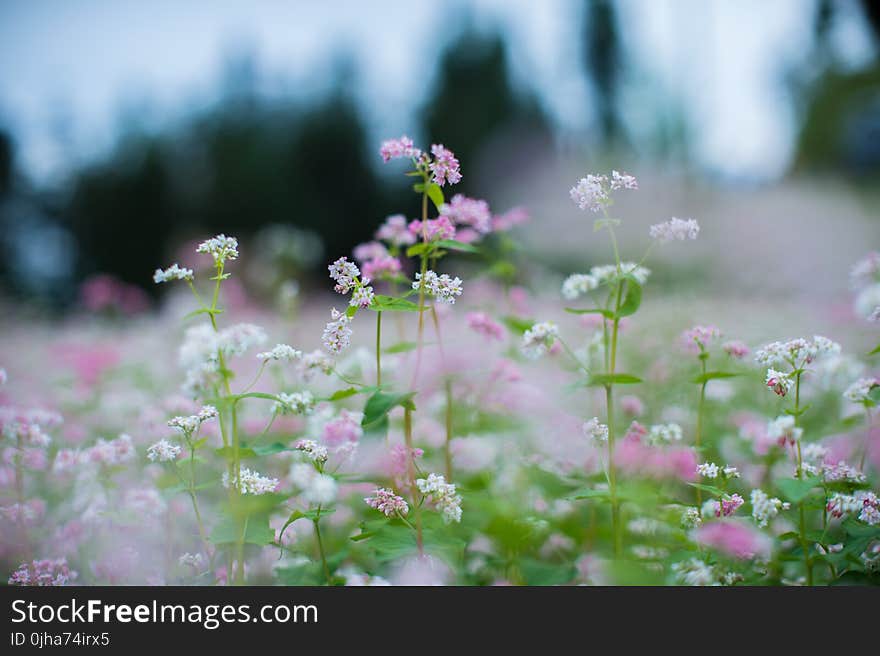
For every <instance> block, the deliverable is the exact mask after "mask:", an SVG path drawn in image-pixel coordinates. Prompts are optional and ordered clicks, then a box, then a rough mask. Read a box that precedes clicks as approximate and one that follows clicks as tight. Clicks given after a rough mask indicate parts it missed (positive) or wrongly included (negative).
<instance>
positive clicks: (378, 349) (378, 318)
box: [376, 312, 382, 387]
mask: <svg viewBox="0 0 880 656" xmlns="http://www.w3.org/2000/svg"><path fill="white" fill-rule="evenodd" d="M381 386H382V313H381V312H377V313H376V387H381Z"/></svg>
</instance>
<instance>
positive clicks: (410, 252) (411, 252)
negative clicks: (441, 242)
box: [406, 242, 434, 257]
mask: <svg viewBox="0 0 880 656" xmlns="http://www.w3.org/2000/svg"><path fill="white" fill-rule="evenodd" d="M433 247H434V245H433V244H432V243H431V242H421V243H419V244H414V245H413V246H410V247H409V248H407V249H406V256H407V257H413V256H415V255H421V254H422V253H424V252H426V251H428V250H430V249H431V248H433Z"/></svg>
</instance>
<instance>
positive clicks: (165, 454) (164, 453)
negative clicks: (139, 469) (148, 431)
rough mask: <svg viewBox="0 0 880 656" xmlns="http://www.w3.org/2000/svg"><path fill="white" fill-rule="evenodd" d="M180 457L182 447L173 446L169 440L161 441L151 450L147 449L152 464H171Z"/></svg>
mask: <svg viewBox="0 0 880 656" xmlns="http://www.w3.org/2000/svg"><path fill="white" fill-rule="evenodd" d="M179 455H180V447H179V446H177V445H176V444H171V442H169V441H168V440H159V441H158V442H156V443H155V444H154V445H153V446H151V447H150V448H149V449H147V458H149V460H150V461H151V462H169V461H172V460H177V456H179Z"/></svg>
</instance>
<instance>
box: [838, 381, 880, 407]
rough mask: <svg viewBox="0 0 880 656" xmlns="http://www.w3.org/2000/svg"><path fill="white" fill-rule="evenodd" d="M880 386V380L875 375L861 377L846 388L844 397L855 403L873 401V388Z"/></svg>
mask: <svg viewBox="0 0 880 656" xmlns="http://www.w3.org/2000/svg"><path fill="white" fill-rule="evenodd" d="M875 387H880V381H878V380H877V379H876V378H874V377H873V376H872V377H870V378H859V379H858V380H857V381H855V382H854V383H853V384H852V385H850V386H849V387H847V388H846V391H845V392H844V393H843V398H845V399H846V400H847V401H852V402H853V403H863V404H865V403H868V404H870V403H872V399H871V390H873V389H874V388H875Z"/></svg>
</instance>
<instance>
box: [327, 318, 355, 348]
mask: <svg viewBox="0 0 880 656" xmlns="http://www.w3.org/2000/svg"><path fill="white" fill-rule="evenodd" d="M330 318H331V321H330V322H329V323H328V324H327V325H326V326H325V328H324V334H323V336H322V337H321V339H322V341H323V342H324V348H326V349H327V350H328V351H330V352H331V353H340V352H342V351H344V350H345V349H347V348H348V347H349V346H351V334H352V330H351V327H350V324H351V318H350V317H349V316H348V315H346V314H343V313H342V312H340V311H339V310H337V309H336V308H333V309H332V310H331V312H330Z"/></svg>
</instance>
